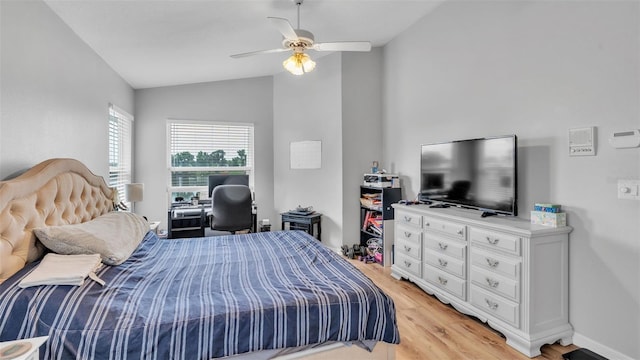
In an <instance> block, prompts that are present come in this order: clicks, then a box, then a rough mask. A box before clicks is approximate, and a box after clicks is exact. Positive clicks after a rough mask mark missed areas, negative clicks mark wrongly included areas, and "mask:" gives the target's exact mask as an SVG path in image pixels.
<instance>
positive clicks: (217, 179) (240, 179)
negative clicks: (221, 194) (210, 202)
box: [209, 174, 249, 197]
mask: <svg viewBox="0 0 640 360" xmlns="http://www.w3.org/2000/svg"><path fill="white" fill-rule="evenodd" d="M228 184H232V185H247V186H249V175H247V174H234V175H231V174H227V175H209V197H211V194H212V193H213V189H214V188H215V187H216V186H218V185H228Z"/></svg>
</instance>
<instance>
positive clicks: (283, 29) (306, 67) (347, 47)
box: [231, 0, 371, 75]
mask: <svg viewBox="0 0 640 360" xmlns="http://www.w3.org/2000/svg"><path fill="white" fill-rule="evenodd" d="M303 1H304V0H293V2H295V4H296V6H297V7H298V24H297V29H294V28H293V26H291V23H290V22H289V20H287V19H284V18H278V17H268V18H267V19H269V20H270V21H271V23H272V24H273V26H275V28H276V29H277V30H278V31H280V33H281V34H282V36H283V37H284V39H283V40H282V47H281V48H276V49H269V50H259V51H251V52H247V53H242V54H235V55H231V57H232V58H235V59H237V58H243V57H246V56H253V55H261V54H271V53H277V52H284V51H293V54H292V55H291V57H289V58H288V59H287V60H285V61H284V62H283V63H282V65H283V66H284V68H285V69H287V70H288V71H289V72H290V73H292V74H294V75H302V74H304V73H308V72H310V71H312V70H313V69H315V66H316V63H315V62H314V61H313V60H311V58H310V57H309V55H308V54H306V53H305V51H307V50H315V51H370V50H371V43H370V42H369V41H334V42H323V43H316V42H315V41H314V40H315V39H314V37H313V34H312V33H311V32H310V31H307V30H303V29H300V5H302V3H303Z"/></svg>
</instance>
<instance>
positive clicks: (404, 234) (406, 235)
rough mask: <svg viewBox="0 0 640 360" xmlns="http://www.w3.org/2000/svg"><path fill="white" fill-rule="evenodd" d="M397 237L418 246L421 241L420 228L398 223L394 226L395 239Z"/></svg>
mask: <svg viewBox="0 0 640 360" xmlns="http://www.w3.org/2000/svg"><path fill="white" fill-rule="evenodd" d="M399 239H402V240H406V241H408V242H412V243H414V244H416V245H418V246H419V245H420V244H421V243H422V241H421V239H422V230H421V229H419V228H416V227H414V226H411V225H408V224H403V223H399V224H398V225H397V226H396V240H399Z"/></svg>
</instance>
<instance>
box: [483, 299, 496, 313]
mask: <svg viewBox="0 0 640 360" xmlns="http://www.w3.org/2000/svg"><path fill="white" fill-rule="evenodd" d="M484 300H485V301H486V302H487V306H489V309H491V310H498V303H497V302H495V301H491V300H489V299H487V298H485V299H484Z"/></svg>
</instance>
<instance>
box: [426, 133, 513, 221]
mask: <svg viewBox="0 0 640 360" xmlns="http://www.w3.org/2000/svg"><path fill="white" fill-rule="evenodd" d="M517 148H518V144H517V137H516V136H515V135H508V136H496V137H486V138H480V139H467V140H455V141H448V142H442V143H435V144H425V145H422V152H421V156H420V195H419V199H420V200H421V201H423V202H428V203H434V204H437V205H441V206H458V207H465V208H471V209H477V210H481V211H483V216H484V215H494V214H502V215H513V216H515V215H517V214H518V209H517V193H518V181H517V172H518V169H517Z"/></svg>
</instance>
